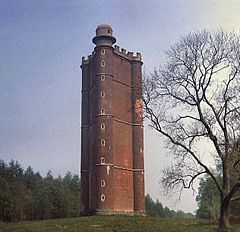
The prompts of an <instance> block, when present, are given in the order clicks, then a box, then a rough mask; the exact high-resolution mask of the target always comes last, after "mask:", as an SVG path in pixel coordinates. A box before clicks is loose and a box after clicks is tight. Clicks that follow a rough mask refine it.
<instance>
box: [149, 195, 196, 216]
mask: <svg viewBox="0 0 240 232" xmlns="http://www.w3.org/2000/svg"><path fill="white" fill-rule="evenodd" d="M145 209H146V214H147V215H149V216H158V217H172V218H195V215H193V214H191V213H184V212H183V211H181V210H177V211H174V210H170V209H169V208H168V207H163V205H162V203H160V202H159V200H158V199H157V200H156V201H153V199H152V198H151V197H150V195H149V194H147V195H146V197H145Z"/></svg>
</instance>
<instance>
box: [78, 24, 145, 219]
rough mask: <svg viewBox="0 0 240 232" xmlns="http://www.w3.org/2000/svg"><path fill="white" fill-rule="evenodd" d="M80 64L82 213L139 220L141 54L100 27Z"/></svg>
mask: <svg viewBox="0 0 240 232" xmlns="http://www.w3.org/2000/svg"><path fill="white" fill-rule="evenodd" d="M92 41H93V43H94V44H95V45H96V46H95V48H94V51H93V53H92V55H90V56H88V58H86V59H85V58H84V57H83V59H82V65H81V68H82V126H81V214H82V215H92V214H103V215H109V214H128V215H143V214H144V212H145V205H144V158H143V122H142V107H141V90H142V89H141V86H142V72H141V66H142V61H141V54H140V53H137V54H136V56H135V55H133V53H132V52H128V53H126V50H125V49H120V48H119V47H118V46H116V45H115V46H114V47H112V45H113V44H114V43H115V42H116V39H115V38H114V37H113V35H112V28H111V27H110V26H109V25H106V24H102V25H99V26H98V27H97V29H96V36H95V37H94V38H93V40H92Z"/></svg>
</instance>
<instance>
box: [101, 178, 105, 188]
mask: <svg viewBox="0 0 240 232" xmlns="http://www.w3.org/2000/svg"><path fill="white" fill-rule="evenodd" d="M101 187H102V188H103V187H105V180H101Z"/></svg>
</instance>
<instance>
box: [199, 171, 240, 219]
mask: <svg viewBox="0 0 240 232" xmlns="http://www.w3.org/2000/svg"><path fill="white" fill-rule="evenodd" d="M218 173H219V174H218V175H217V174H216V176H217V178H222V176H221V173H220V172H218ZM196 200H197V202H198V210H197V212H196V217H197V218H204V219H210V220H212V221H217V220H218V219H219V213H220V194H219V192H218V190H217V187H216V185H215V184H214V182H213V180H212V178H210V177H208V176H205V177H204V178H202V179H201V181H200V184H199V188H198V195H197V197H196ZM229 216H230V221H231V223H239V221H240V191H238V192H237V194H235V197H234V198H233V200H232V201H231V202H230V207H229Z"/></svg>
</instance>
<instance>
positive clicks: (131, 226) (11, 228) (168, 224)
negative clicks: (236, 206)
mask: <svg viewBox="0 0 240 232" xmlns="http://www.w3.org/2000/svg"><path fill="white" fill-rule="evenodd" d="M216 228H217V226H216V225H215V224H211V223H210V222H209V221H203V220H202V221H201V220H194V219H173V218H169V219H166V218H159V217H124V216H107V217H106V216H92V217H79V218H64V219H52V220H45V221H34V222H18V223H8V224H7V223H0V232H54V231H56V232H62V231H64V232H91V231H105V232H128V231H129V232H130V231H131V232H132V231H134V232H207V231H215V230H216ZM232 231H233V232H240V224H238V225H234V226H233V227H232Z"/></svg>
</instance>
